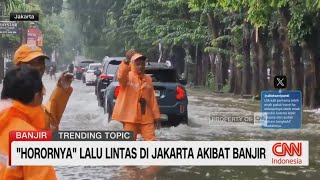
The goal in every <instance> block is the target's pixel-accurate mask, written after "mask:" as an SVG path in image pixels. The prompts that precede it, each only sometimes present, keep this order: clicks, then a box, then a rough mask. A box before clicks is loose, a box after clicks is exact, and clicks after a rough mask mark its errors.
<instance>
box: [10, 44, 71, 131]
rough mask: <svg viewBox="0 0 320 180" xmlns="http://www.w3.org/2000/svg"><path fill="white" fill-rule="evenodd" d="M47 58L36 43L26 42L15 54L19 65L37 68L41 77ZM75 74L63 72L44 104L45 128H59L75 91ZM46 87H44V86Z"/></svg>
mask: <svg viewBox="0 0 320 180" xmlns="http://www.w3.org/2000/svg"><path fill="white" fill-rule="evenodd" d="M45 59H49V57H48V56H46V55H45V54H44V53H43V51H42V49H41V48H40V47H38V46H36V45H29V44H24V45H22V46H20V47H19V48H18V50H17V51H16V52H15V54H14V64H15V65H17V66H21V65H26V64H28V65H30V66H31V67H33V68H36V69H37V70H38V71H39V72H40V74H41V77H42V76H43V74H44V73H45V68H46V67H45ZM72 80H73V75H71V74H68V73H67V72H64V73H62V76H61V77H60V78H59V80H58V83H57V86H56V88H55V89H54V91H53V92H52V95H51V97H50V100H49V102H48V103H47V104H46V105H43V110H44V111H45V113H46V118H45V127H44V130H58V129H59V124H60V120H61V117H62V114H63V112H64V110H65V108H66V105H67V103H68V100H69V97H70V95H71V93H72V91H73V89H72V87H71V82H72ZM43 88H44V87H43Z"/></svg>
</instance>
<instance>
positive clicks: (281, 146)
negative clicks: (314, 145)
mask: <svg viewBox="0 0 320 180" xmlns="http://www.w3.org/2000/svg"><path fill="white" fill-rule="evenodd" d="M272 152H273V154H274V155H276V156H286V155H287V154H288V155H289V156H294V154H296V155H297V156H301V155H302V143H301V142H300V143H296V144H295V143H290V144H289V145H288V144H287V143H285V142H278V143H275V144H274V145H273V146H272Z"/></svg>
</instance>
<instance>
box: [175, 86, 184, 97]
mask: <svg viewBox="0 0 320 180" xmlns="http://www.w3.org/2000/svg"><path fill="white" fill-rule="evenodd" d="M184 97H185V92H184V89H183V88H182V87H181V86H177V92H176V99H177V100H181V99H183V98H184Z"/></svg>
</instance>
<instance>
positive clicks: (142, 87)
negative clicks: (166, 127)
mask: <svg viewBox="0 0 320 180" xmlns="http://www.w3.org/2000/svg"><path fill="white" fill-rule="evenodd" d="M145 66H146V57H145V56H143V55H142V54H140V53H138V52H137V51H135V50H129V51H128V52H127V53H126V59H125V60H124V61H123V62H122V63H121V64H120V66H119V70H118V80H119V83H120V92H119V95H118V97H117V101H116V104H115V107H114V111H113V114H112V119H115V120H118V121H120V122H122V123H123V129H124V130H125V131H133V133H134V140H136V138H137V135H138V134H141V136H142V138H143V139H144V140H145V141H154V140H156V137H155V126H160V111H159V106H158V102H157V98H156V97H155V94H154V87H153V84H152V79H151V77H150V76H148V75H146V74H145V73H144V70H145Z"/></svg>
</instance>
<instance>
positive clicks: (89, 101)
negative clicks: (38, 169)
mask: <svg viewBox="0 0 320 180" xmlns="http://www.w3.org/2000/svg"><path fill="white" fill-rule="evenodd" d="M44 79H45V86H46V88H47V95H46V97H45V101H44V102H46V101H47V99H48V98H49V96H50V94H51V92H52V90H53V88H54V86H55V84H56V81H54V80H50V79H49V78H48V77H47V76H45V77H44ZM73 87H74V91H73V94H72V96H71V97H70V100H69V103H68V105H67V108H66V111H65V113H64V115H63V118H62V121H61V125H60V130H121V129H122V126H121V124H120V123H118V122H114V121H111V122H110V123H108V122H107V117H106V115H105V114H104V113H103V109H102V108H100V107H98V105H97V100H96V96H95V94H94V87H87V86H85V85H84V84H82V82H81V81H77V80H76V81H75V82H74V83H73ZM188 97H189V107H188V112H189V122H190V125H189V126H187V125H179V126H178V127H170V128H168V127H167V128H162V129H160V130H158V131H157V136H158V138H159V140H161V141H166V140H170V141H179V140H184V141H249V140H252V141H253V140H307V141H309V166H304V167H275V166H274V167H266V166H251V167H232V166H228V167H221V166H214V167H212V166H211V167H208V166H201V167H200V166H179V167H172V166H170V167H162V168H161V170H160V172H159V173H158V174H157V176H156V179H165V180H170V179H181V180H187V179H225V180H228V179H230V180H233V179H239V180H253V179H281V180H294V179H312V180H319V179H320V141H319V140H320V138H319V137H320V116H317V115H314V114H315V113H306V112H304V113H303V128H302V129H300V130H266V129H261V128H260V127H257V126H252V125H248V124H241V125H242V126H235V125H233V124H230V126H210V125H209V114H210V113H217V112H221V113H222V112H238V113H247V112H258V111H259V102H254V101H252V100H238V99H233V98H232V97H230V96H225V95H223V96H220V95H219V96H217V95H208V94H206V93H205V92H202V91H198V90H195V89H188ZM237 125H238V124H237ZM55 169H56V170H57V175H58V178H59V179H83V180H84V179H88V180H89V179H137V177H138V176H139V175H137V174H139V168H127V169H124V168H123V167H109V166H104V167H102V166H74V167H70V166H63V167H55Z"/></svg>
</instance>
